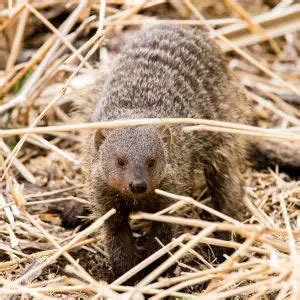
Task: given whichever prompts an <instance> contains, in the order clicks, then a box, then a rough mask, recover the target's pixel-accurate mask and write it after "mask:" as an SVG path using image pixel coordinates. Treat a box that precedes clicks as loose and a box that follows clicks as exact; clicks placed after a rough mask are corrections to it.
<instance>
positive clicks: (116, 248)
mask: <svg viewBox="0 0 300 300" xmlns="http://www.w3.org/2000/svg"><path fill="white" fill-rule="evenodd" d="M104 230H105V246H106V251H107V253H108V257H109V261H110V264H111V268H112V276H111V278H109V280H115V279H117V278H118V277H119V276H121V275H122V274H124V273H125V272H127V271H128V270H130V269H131V268H132V267H133V266H134V265H135V260H136V255H135V245H134V240H133V237H132V232H131V229H130V226H129V223H128V216H127V215H126V216H120V215H116V216H115V217H112V218H111V219H109V220H107V221H106V222H105V224H104Z"/></svg>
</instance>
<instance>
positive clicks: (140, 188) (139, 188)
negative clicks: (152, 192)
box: [129, 181, 147, 194]
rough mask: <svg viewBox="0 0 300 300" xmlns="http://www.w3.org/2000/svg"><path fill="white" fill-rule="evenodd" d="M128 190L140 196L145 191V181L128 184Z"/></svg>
mask: <svg viewBox="0 0 300 300" xmlns="http://www.w3.org/2000/svg"><path fill="white" fill-rule="evenodd" d="M129 188H130V190H131V191H132V192H133V193H136V194H142V193H145V192H146V190H147V184H146V182H145V181H132V182H130V184H129Z"/></svg>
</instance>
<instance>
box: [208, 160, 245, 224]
mask: <svg viewBox="0 0 300 300" xmlns="http://www.w3.org/2000/svg"><path fill="white" fill-rule="evenodd" d="M204 172H205V177H206V181H207V185H208V188H209V191H210V195H211V198H212V202H213V206H214V208H215V209H217V210H218V211H220V212H223V213H224V214H226V215H228V216H230V217H233V218H235V219H237V220H239V221H242V220H244V219H245V216H246V211H247V209H246V205H245V203H244V200H243V198H244V187H243V180H242V175H241V172H240V168H239V163H238V159H236V158H234V157H232V155H230V156H228V157H226V156H223V155H220V156H219V157H218V158H216V157H214V159H212V160H211V163H208V164H207V166H206V167H205V168H204Z"/></svg>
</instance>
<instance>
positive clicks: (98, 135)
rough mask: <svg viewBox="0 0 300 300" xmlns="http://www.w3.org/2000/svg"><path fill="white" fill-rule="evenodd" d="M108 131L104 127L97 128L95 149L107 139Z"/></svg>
mask: <svg viewBox="0 0 300 300" xmlns="http://www.w3.org/2000/svg"><path fill="white" fill-rule="evenodd" d="M106 136H107V133H106V132H105V131H104V130H103V129H96V131H95V134H94V145H95V149H96V150H98V149H99V147H100V145H101V144H102V143H103V141H104V140H105V139H106Z"/></svg>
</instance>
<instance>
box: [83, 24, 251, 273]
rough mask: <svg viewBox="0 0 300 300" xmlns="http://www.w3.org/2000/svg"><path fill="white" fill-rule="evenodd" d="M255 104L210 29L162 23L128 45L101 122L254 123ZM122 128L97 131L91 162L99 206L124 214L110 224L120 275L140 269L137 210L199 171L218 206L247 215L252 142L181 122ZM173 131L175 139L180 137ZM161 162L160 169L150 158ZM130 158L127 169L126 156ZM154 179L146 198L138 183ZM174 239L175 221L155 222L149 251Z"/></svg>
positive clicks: (105, 97)
mask: <svg viewBox="0 0 300 300" xmlns="http://www.w3.org/2000/svg"><path fill="white" fill-rule="evenodd" d="M250 108H251V105H250V101H249V99H248V98H247V96H246V94H245V92H244V90H243V88H242V86H241V85H240V84H239V83H238V81H237V80H236V78H235V77H234V75H233V74H232V72H231V71H230V70H229V68H228V66H227V62H226V59H225V57H224V55H223V54H222V53H221V52H220V50H219V49H218V47H217V46H216V45H215V43H214V42H213V41H212V40H211V39H210V38H209V37H208V35H207V34H206V33H205V32H203V31H200V30H197V29H189V28H182V27H175V26H155V27H152V28H148V29H147V30H144V31H141V32H139V33H138V34H137V35H136V36H135V37H134V38H133V40H132V41H131V42H130V43H129V44H128V45H127V46H126V47H125V48H124V49H123V51H122V52H121V53H120V55H119V56H118V58H117V60H116V61H115V63H114V64H113V66H112V69H111V72H110V74H109V76H108V78H107V79H106V82H105V83H104V86H103V90H102V93H101V98H100V99H99V101H98V105H97V107H96V109H95V111H94V113H93V117H92V120H93V121H104V120H115V119H132V118H143V117H190V118H206V119H213V120H222V121H230V122H238V123H249V122H251V111H250ZM168 129H169V130H167V131H166V130H165V128H153V127H150V126H140V127H135V128H124V129H114V130H110V131H104V132H99V131H98V132H97V133H96V134H95V133H92V134H91V135H90V137H89V141H88V147H87V157H86V164H85V172H86V177H87V180H86V183H87V187H88V191H89V197H90V202H91V206H92V210H93V212H94V213H95V214H96V215H102V214H104V213H105V212H106V211H108V210H109V209H111V208H113V207H114V208H116V210H117V213H116V215H115V216H113V217H112V218H111V219H110V220H108V221H107V222H106V223H105V224H104V227H103V228H104V232H105V235H106V248H107V251H108V254H109V258H110V261H111V265H112V278H116V277H118V276H120V275H121V274H123V273H124V272H126V271H127V270H128V269H130V268H131V267H133V266H134V265H135V263H136V262H137V260H136V254H135V246H134V242H133V238H132V234H131V230H130V226H129V224H128V215H129V213H131V212H133V211H137V210H143V211H148V212H156V211H158V210H160V209H163V208H164V207H166V206H167V205H169V201H168V199H166V198H164V197H161V196H158V195H156V194H154V189H155V188H160V189H163V190H166V191H170V192H173V193H178V194H181V195H191V193H192V190H193V182H194V178H193V176H194V169H195V168H197V167H199V166H200V167H201V168H202V169H203V170H204V173H205V176H206V180H207V183H208V186H209V190H210V193H211V196H212V200H213V204H214V207H215V208H216V209H218V210H220V211H222V212H224V213H226V214H228V215H230V216H232V217H234V218H237V219H240V220H241V219H242V218H243V215H244V213H245V205H244V203H243V196H244V191H243V182H242V176H241V167H242V166H243V164H244V158H245V152H246V148H247V145H246V141H245V139H244V138H243V137H242V136H239V135H231V134H225V133H212V132H205V131H203V132H193V133H183V132H182V131H181V127H180V126H171V127H169V128H168ZM171 136H172V138H170V137H171ZM150 157H152V158H153V159H154V160H155V165H154V166H153V167H152V168H151V169H150V168H149V167H148V165H147V161H149V158H150ZM120 158H122V159H123V160H125V162H126V163H125V167H120V166H119V165H118V159H120ZM135 180H142V181H145V182H146V184H147V190H146V191H145V193H141V194H139V195H137V194H133V193H132V192H131V191H130V188H129V184H130V182H133V181H135ZM154 237H158V238H159V239H160V240H161V241H162V242H163V243H167V242H169V241H170V239H171V237H172V234H171V228H170V227H169V226H168V225H163V224H154V225H153V226H152V230H151V233H150V234H149V241H150V242H149V247H146V248H148V249H149V253H148V254H147V255H149V254H150V253H151V252H153V251H155V249H157V248H159V245H158V244H157V243H156V241H155V240H154Z"/></svg>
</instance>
